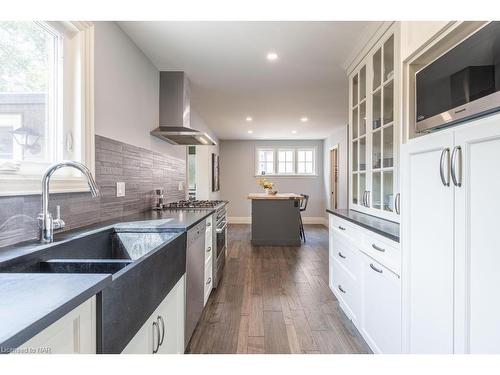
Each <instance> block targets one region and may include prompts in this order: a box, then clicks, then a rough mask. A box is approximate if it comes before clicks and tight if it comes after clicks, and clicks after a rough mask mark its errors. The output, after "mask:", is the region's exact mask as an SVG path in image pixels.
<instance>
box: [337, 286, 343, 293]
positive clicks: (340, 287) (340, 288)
mask: <svg viewBox="0 0 500 375" xmlns="http://www.w3.org/2000/svg"><path fill="white" fill-rule="evenodd" d="M337 288H339V290H340V291H341V292H342V293H345V290H344V289H342V285H339V286H338V287H337Z"/></svg>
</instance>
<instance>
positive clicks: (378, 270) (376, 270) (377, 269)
mask: <svg viewBox="0 0 500 375" xmlns="http://www.w3.org/2000/svg"><path fill="white" fill-rule="evenodd" d="M370 268H371V269H372V270H374V271H375V272H378V273H383V272H384V271H382V270H381V269H380V268H377V267H375V266H374V265H373V263H370Z"/></svg>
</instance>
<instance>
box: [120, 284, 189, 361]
mask: <svg viewBox="0 0 500 375" xmlns="http://www.w3.org/2000/svg"><path fill="white" fill-rule="evenodd" d="M184 303H185V276H182V277H181V279H180V280H179V281H178V282H177V284H176V285H175V286H174V288H173V289H172V290H171V291H170V293H168V295H167V296H166V297H165V299H164V300H163V301H162V302H161V303H160V304H159V305H158V307H157V308H156V310H155V311H154V312H153V314H151V316H150V317H149V318H148V319H147V321H146V322H145V323H144V324H143V326H142V327H141V328H140V329H139V331H138V332H137V333H136V334H135V336H134V337H133V338H132V340H130V342H129V343H128V344H127V346H126V347H125V349H124V350H123V351H122V354H156V353H158V354H182V353H184V314H185V311H184V308H185V307H184Z"/></svg>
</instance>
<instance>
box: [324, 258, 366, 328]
mask: <svg viewBox="0 0 500 375" xmlns="http://www.w3.org/2000/svg"><path fill="white" fill-rule="evenodd" d="M330 272H331V278H330V280H331V283H330V288H331V289H332V291H333V293H334V294H335V295H336V296H337V299H338V300H339V302H340V303H341V307H342V308H343V309H344V312H345V313H346V315H347V316H348V317H349V318H350V319H351V320H352V321H354V322H356V321H357V320H358V317H359V308H360V301H361V300H360V298H361V287H360V285H359V283H358V282H357V281H356V280H355V279H354V278H353V277H352V276H351V275H350V274H349V273H348V272H347V271H346V270H345V268H344V267H343V266H342V265H341V264H340V263H339V262H338V261H337V259H332V261H331V266H330Z"/></svg>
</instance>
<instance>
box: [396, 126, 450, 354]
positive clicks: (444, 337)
mask: <svg viewBox="0 0 500 375" xmlns="http://www.w3.org/2000/svg"><path fill="white" fill-rule="evenodd" d="M452 148H453V133H452V132H450V131H443V132H440V133H436V134H433V135H426V136H424V137H421V138H419V139H415V140H412V141H410V142H409V143H407V144H405V145H403V147H402V153H401V155H402V167H401V172H402V188H403V189H402V191H404V192H405V194H404V195H402V197H401V198H402V204H401V214H402V215H403V221H402V226H401V233H402V260H403V278H402V281H403V332H402V334H403V351H404V352H409V353H452V352H453V271H454V270H453V249H454V247H453V225H454V223H453V217H454V216H453V205H454V192H453V187H452V186H446V184H445V183H443V181H442V179H441V174H440V162H441V157H442V156H443V179H445V181H448V179H449V168H448V167H449V162H448V160H449V159H448V155H449V154H448V152H447V151H446V149H449V150H450V151H451V149H452Z"/></svg>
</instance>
